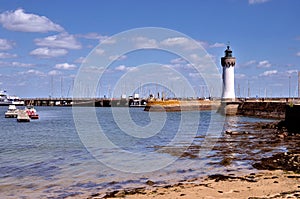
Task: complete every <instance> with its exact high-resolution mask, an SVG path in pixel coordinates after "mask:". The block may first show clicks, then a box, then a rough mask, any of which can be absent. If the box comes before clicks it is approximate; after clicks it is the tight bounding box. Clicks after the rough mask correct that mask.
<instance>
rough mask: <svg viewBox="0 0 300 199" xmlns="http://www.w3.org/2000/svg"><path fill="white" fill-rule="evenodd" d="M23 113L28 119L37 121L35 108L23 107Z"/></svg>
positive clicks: (37, 116)
mask: <svg viewBox="0 0 300 199" xmlns="http://www.w3.org/2000/svg"><path fill="white" fill-rule="evenodd" d="M25 112H26V113H27V115H28V116H29V117H30V119H33V120H36V119H39V115H38V114H37V112H36V110H35V108H34V107H33V106H31V105H28V106H26V107H25Z"/></svg>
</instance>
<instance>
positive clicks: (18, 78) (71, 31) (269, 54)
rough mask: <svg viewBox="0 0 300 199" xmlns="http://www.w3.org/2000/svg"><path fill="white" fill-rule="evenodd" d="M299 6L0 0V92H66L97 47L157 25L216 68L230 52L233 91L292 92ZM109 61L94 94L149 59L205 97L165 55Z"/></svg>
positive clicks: (233, 1)
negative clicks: (194, 46) (196, 48)
mask: <svg viewBox="0 0 300 199" xmlns="http://www.w3.org/2000/svg"><path fill="white" fill-rule="evenodd" d="M299 8H300V1H298V0H202V1H198V0H189V1H183V0H164V1H159V0H152V1H138V0H130V1H129V0H128V1H121V0H119V1H117V0H101V1H99V0H87V1H61V0H51V1H50V0H44V1H34V0H27V1H23V0H2V1H1V2H0V89H1V90H6V91H7V92H8V93H9V94H10V95H17V96H20V97H24V98H25V97H49V96H51V97H72V89H73V83H74V79H76V77H77V75H78V73H79V71H80V68H81V66H82V63H83V62H84V60H85V59H86V57H87V56H88V55H89V54H90V53H91V52H92V51H93V50H95V48H96V47H97V46H98V45H99V44H100V45H101V43H103V42H105V41H107V39H109V38H110V37H112V36H114V35H116V34H119V33H122V32H124V31H128V30H131V29H135V28H144V27H160V28H167V29H171V30H174V31H178V32H180V33H183V34H185V35H187V36H188V37H191V38H192V39H194V40H196V41H197V43H198V44H199V45H201V46H202V47H203V48H204V49H205V51H206V52H207V53H208V55H209V57H210V58H211V59H212V60H213V61H214V62H215V64H216V65H217V68H218V70H219V72H220V73H221V72H222V67H221V66H220V58H221V57H222V56H224V50H225V49H226V45H228V44H230V47H231V49H232V50H233V55H234V56H235V57H236V66H235V94H236V96H238V97H248V96H249V97H256V96H258V97H289V96H290V97H295V96H298V81H297V79H298V70H300V64H299V62H300V26H299V19H300V12H299ZM136 37H137V39H136V40H138V39H141V38H142V37H141V35H137V36H136ZM144 39H145V38H144ZM139 41H141V40H139ZM168 41H171V38H169V40H168ZM144 42H146V43H150V42H153V40H150V39H149V40H147V41H144ZM154 42H155V41H154ZM111 58H112V60H114V62H113V63H112V64H111V65H110V66H109V68H108V70H107V71H106V76H105V77H104V78H103V81H102V82H100V83H99V85H100V86H99V89H98V90H99V91H97V94H96V95H97V96H99V97H103V95H106V96H109V97H119V95H120V94H119V93H116V94H115V95H116V96H115V95H114V94H113V90H114V85H115V84H116V82H117V81H118V78H120V77H121V76H122V75H124V74H126V73H127V72H129V71H131V69H134V68H137V67H139V66H140V65H142V64H147V63H151V62H155V63H160V64H163V65H166V66H168V67H170V68H174V69H175V70H177V71H178V72H179V73H181V74H183V75H184V77H185V78H187V79H188V80H189V81H190V83H191V84H192V86H193V88H194V89H195V93H196V95H197V96H199V97H205V96H207V95H209V94H208V92H207V90H205V89H204V87H205V85H203V82H201V81H199V76H198V75H196V72H197V71H195V70H194V69H193V68H192V67H188V64H189V63H187V62H186V61H184V60H182V58H181V57H178V56H175V55H173V54H171V53H167V52H162V51H157V50H147V51H145V52H131V53H128V54H124V55H119V57H116V58H114V57H111ZM197 78H198V79H197ZM167 79H168V78H166V81H167ZM134 84H137V85H138V84H139V82H134ZM127 86H128V87H130V86H132V85H127ZM172 86H173V87H176V86H179V85H172ZM135 87H136V86H135ZM156 91H157V90H154V91H152V90H151V91H147V92H146V94H145V95H147V94H149V93H151V92H154V93H155V92H156ZM126 94H127V95H130V94H132V93H126ZM181 95H186V93H184V92H183V93H181Z"/></svg>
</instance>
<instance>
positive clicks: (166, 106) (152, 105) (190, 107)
mask: <svg viewBox="0 0 300 199" xmlns="http://www.w3.org/2000/svg"><path fill="white" fill-rule="evenodd" d="M219 106H220V101H214V100H195V99H193V100H165V101H164V100H152V101H151V100H149V101H148V102H147V105H146V107H145V109H144V110H145V111H150V112H164V111H166V112H180V111H196V110H217V109H218V107H219Z"/></svg>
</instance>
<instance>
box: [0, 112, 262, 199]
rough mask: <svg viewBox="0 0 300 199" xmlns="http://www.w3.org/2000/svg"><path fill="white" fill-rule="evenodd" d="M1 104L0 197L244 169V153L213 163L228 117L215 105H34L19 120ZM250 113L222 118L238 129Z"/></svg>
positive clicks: (69, 192) (68, 193) (60, 194)
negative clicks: (154, 108)
mask: <svg viewBox="0 0 300 199" xmlns="http://www.w3.org/2000/svg"><path fill="white" fill-rule="evenodd" d="M6 109H7V107H0V116H1V115H2V116H3V117H0V124H1V131H0V136H1V137H0V163H1V164H0V198H67V197H73V196H76V197H79V198H80V197H82V198H84V197H86V196H89V195H91V194H94V193H104V192H106V191H111V190H116V189H122V188H128V187H139V186H145V185H146V182H147V181H149V180H151V181H153V182H155V183H157V184H168V183H174V182H178V181H180V180H187V179H191V178H194V177H201V176H206V175H209V174H212V173H222V172H226V171H228V170H230V169H231V170H236V171H237V170H244V169H251V165H249V164H248V162H247V161H236V162H233V163H232V164H231V165H230V166H227V167H226V168H225V167H223V166H221V165H220V164H214V163H218V162H220V161H221V160H222V158H224V157H222V156H223V155H222V154H221V153H220V150H216V149H214V148H213V147H214V145H216V146H218V148H228V147H230V146H228V143H226V144H222V143H219V144H218V143H217V141H218V140H219V139H220V138H221V139H222V138H224V133H223V132H224V128H226V125H228V119H226V120H225V119H224V118H223V116H221V115H219V114H217V113H216V112H215V111H200V112H197V111H195V112H184V113H183V112H182V113H180V112H173V113H164V112H163V113H149V112H144V111H143V109H142V108H130V109H128V108H94V107H81V108H77V109H76V110H75V111H74V110H72V108H71V107H36V109H37V111H38V114H39V116H40V119H38V120H31V122H29V123H18V122H17V121H16V119H15V118H4V113H5V111H6ZM237 121H239V122H237ZM256 121H258V119H255V118H243V117H231V120H230V121H229V123H232V124H231V128H232V129H239V125H241V124H243V122H256ZM240 153H241V154H238V155H239V156H246V155H247V154H246V152H243V151H241V152H240ZM243 153H244V154H243ZM227 155H228V154H227ZM231 155H232V156H234V155H236V154H234V153H233V154H231Z"/></svg>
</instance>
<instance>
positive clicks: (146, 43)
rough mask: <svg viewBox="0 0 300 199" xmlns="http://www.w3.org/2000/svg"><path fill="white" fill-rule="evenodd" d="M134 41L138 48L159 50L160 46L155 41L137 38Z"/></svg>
mask: <svg viewBox="0 0 300 199" xmlns="http://www.w3.org/2000/svg"><path fill="white" fill-rule="evenodd" d="M133 41H134V42H135V45H136V47H137V48H158V44H157V41H156V40H155V39H149V38H147V37H136V38H134V40H133Z"/></svg>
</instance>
